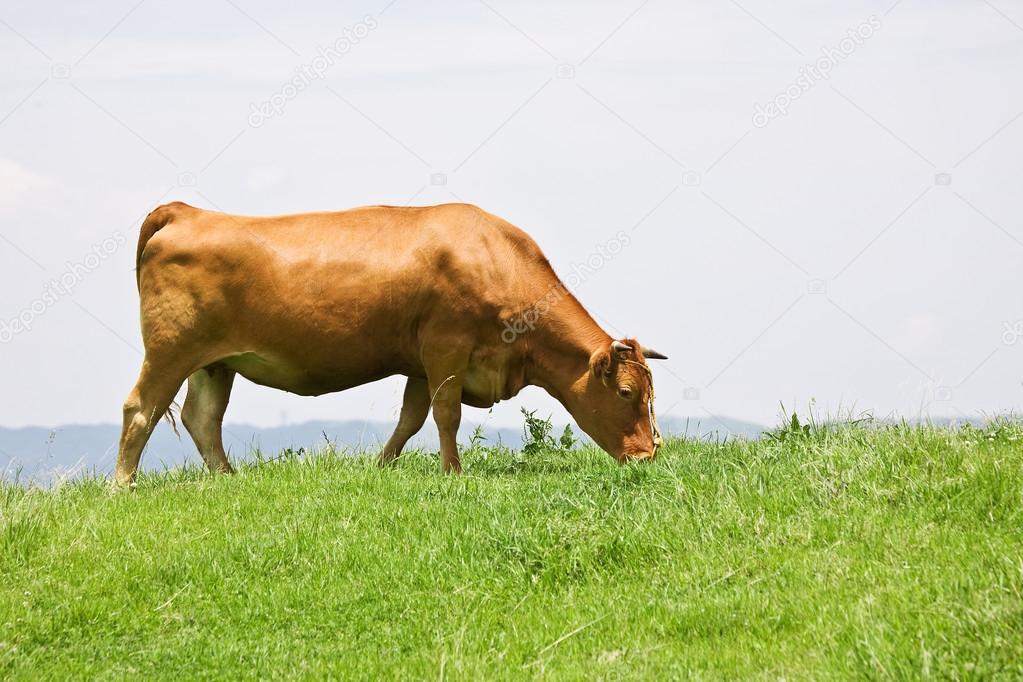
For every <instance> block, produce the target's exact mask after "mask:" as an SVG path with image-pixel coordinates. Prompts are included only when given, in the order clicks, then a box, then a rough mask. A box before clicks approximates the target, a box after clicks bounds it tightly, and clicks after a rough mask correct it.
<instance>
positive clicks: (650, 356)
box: [643, 348, 668, 360]
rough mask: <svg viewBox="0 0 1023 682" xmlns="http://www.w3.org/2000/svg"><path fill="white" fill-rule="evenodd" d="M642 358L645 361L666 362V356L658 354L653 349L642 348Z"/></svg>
mask: <svg viewBox="0 0 1023 682" xmlns="http://www.w3.org/2000/svg"><path fill="white" fill-rule="evenodd" d="M643 357H644V358H646V359H647V360H667V359H668V356H667V355H665V354H664V353H658V352H657V351H655V350H654V349H653V348H644V349H643Z"/></svg>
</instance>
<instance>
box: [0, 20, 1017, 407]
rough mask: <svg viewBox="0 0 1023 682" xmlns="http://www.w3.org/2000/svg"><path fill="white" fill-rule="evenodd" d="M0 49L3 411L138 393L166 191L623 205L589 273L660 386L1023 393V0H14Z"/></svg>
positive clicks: (671, 391) (673, 396) (991, 395)
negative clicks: (140, 261)
mask: <svg viewBox="0 0 1023 682" xmlns="http://www.w3.org/2000/svg"><path fill="white" fill-rule="evenodd" d="M388 3H390V4H388ZM850 30H851V31H853V32H854V33H856V32H857V31H860V33H859V34H857V35H858V38H857V39H856V40H853V39H851V38H847V35H848V32H849V31H850ZM346 36H348V37H353V39H351V40H349V41H348V42H345V43H344V44H343V47H344V50H345V53H344V54H343V55H341V56H340V58H339V59H336V60H334V63H332V64H326V65H325V63H324V61H323V59H322V57H321V58H318V57H317V55H318V54H321V53H320V52H319V50H320V48H328V47H329V46H332V45H335V44H336V43H337V41H338V39H339V38H344V37H346ZM864 36H866V37H864ZM0 60H2V63H3V65H4V66H3V69H2V70H0V258H2V260H0V263H2V265H3V268H2V273H0V283H2V286H0V381H2V388H0V400H2V403H0V407H2V410H0V425H4V426H21V425H29V424H32V425H57V424H66V423H72V422H76V423H91V422H118V421H119V420H120V405H121V402H122V401H123V399H124V397H125V395H126V394H127V392H128V391H129V389H130V388H131V386H132V384H133V383H134V380H135V377H136V375H137V372H138V369H139V364H140V361H141V350H140V349H141V338H140V335H139V329H138V302H137V293H136V290H135V282H134V275H133V273H132V268H133V267H134V248H135V247H134V245H135V240H136V237H137V234H138V227H139V225H140V223H141V219H142V217H143V216H144V215H145V214H146V213H147V212H148V211H149V210H151V209H152V208H153V207H155V206H156V205H158V204H160V203H164V202H167V201H170V200H174V199H178V200H182V201H186V202H188V203H191V204H194V205H196V206H201V207H208V208H219V209H221V210H225V211H228V212H234V213H245V214H279V213H288V212H298V211H309V210H327V209H343V208H348V207H352V206H358V205H364V204H376V203H395V204H404V203H407V202H411V203H413V204H432V203H442V202H449V201H467V202H472V203H476V204H478V205H480V206H482V207H483V208H485V209H487V210H489V211H491V212H493V213H496V214H498V215H501V216H502V217H504V218H506V219H508V220H510V221H511V222H513V223H515V224H517V225H518V226H520V227H522V228H523V229H525V230H526V231H528V232H529V233H530V234H531V235H532V236H533V237H534V238H535V239H536V240H537V242H538V243H539V244H540V246H541V247H542V248H543V249H544V250H545V251H546V253H547V255H548V256H549V257H550V260H551V261H552V263H553V264H554V266H555V269H557V270H558V272H559V273H561V274H562V275H563V276H565V277H567V276H568V275H569V273H571V272H573V266H574V265H577V264H581V263H584V262H586V261H587V259H588V258H589V257H590V256H591V255H592V254H594V253H597V251H598V248H599V247H601V246H603V245H606V244H608V243H609V242H610V241H611V240H613V239H615V235H617V234H618V233H619V232H625V233H626V234H628V235H629V236H630V239H629V244H628V246H627V247H625V248H624V249H623V250H622V251H621V252H620V253H618V254H617V255H616V256H614V257H613V258H610V259H605V260H604V262H603V263H601V265H600V267H598V268H596V269H595V270H594V271H593V272H592V273H591V274H589V275H587V276H586V277H585V280H584V281H582V282H581V283H580V284H579V285H578V286H577V287H576V293H577V295H578V297H579V298H580V300H581V301H582V302H583V303H584V305H586V306H587V307H588V308H589V309H590V311H591V312H592V313H594V315H595V317H596V318H597V319H598V321H599V322H600V323H601V324H602V325H603V326H604V327H605V329H607V330H608V331H609V333H611V334H613V335H620V336H625V335H629V336H637V337H638V338H640V339H641V340H642V341H643V342H644V343H646V344H647V345H650V346H653V347H655V348H657V349H658V350H661V351H662V352H664V353H666V354H668V355H669V356H670V357H671V359H670V360H669V361H667V362H662V363H657V365H656V367H655V372H654V373H655V377H656V388H657V396H658V410H659V412H660V413H662V414H673V415H678V416H686V415H692V416H696V417H706V415H707V414H719V415H728V416H732V417H739V418H746V419H751V420H757V421H761V422H765V423H774V422H775V420H776V418H777V414H778V410H779V407H778V406H779V402H784V403H785V405H786V406H788V407H793V406H794V407H797V408H799V409H801V410H805V408H806V406H807V405H808V404H809V403H810V401H811V400H813V401H816V406H817V408H818V409H819V410H820V411H821V412H823V413H825V414H835V413H836V412H837V411H838V410H839V409H840V408H841V409H854V410H855V411H856V412H857V413H858V412H861V411H871V412H873V413H874V414H875V415H877V416H887V415H890V414H898V415H904V416H908V417H918V416H922V415H931V416H958V415H978V414H985V413H986V414H991V413H997V412H1005V411H1019V410H1020V409H1021V408H1023V219H1021V218H1023V192H1021V191H1020V190H1021V182H1020V180H1021V175H1023V174H1021V171H1023V154H1021V151H1023V78H1021V74H1023V2H1020V1H1019V0H991V1H990V2H987V1H985V0H941V1H940V2H933V1H932V2H925V1H924V0H901V1H899V2H895V1H894V0H883V1H876V2H848V3H814V2H768V1H767V0H740V2H731V1H719V2H709V1H705V2H670V1H669V0H649V1H647V2H643V1H642V0H636V1H633V2H582V1H575V2H540V1H529V2H510V1H509V0H486V2H483V1H480V0H462V1H457V2H445V3H429V4H428V3H422V2H414V1H413V0H395V1H394V2H390V0H377V1H375V2H341V3H334V2H332V3H271V2H255V1H253V0H205V1H203V2H179V1H175V2H170V1H169V0H143V1H142V2H139V1H138V0H128V1H125V2H99V3H66V4H64V3H39V2H31V1H28V0H14V1H12V0H4V1H3V2H0ZM825 62H826V64H825ZM807 65H815V69H814V71H813V72H807V71H806V70H805V69H804V67H805V66H807ZM821 65H823V67H822V66H821ZM817 68H826V69H828V71H829V73H828V74H827V77H826V78H825V77H823V75H822V74H820V72H819V71H817V70H816V69H817ZM299 72H301V73H304V74H306V75H305V79H306V81H307V82H308V87H304V88H303V89H302V90H301V91H299V92H290V91H287V90H286V88H285V86H286V84H287V83H288V82H289V81H290V80H291V79H292V78H294V77H295V74H296V73H299ZM310 73H313V74H314V75H313V76H312V77H310V76H309V75H308V74H310ZM814 73H816V74H817V75H814ZM786 91H789V93H790V94H789V95H785V94H784V93H786ZM779 96H781V97H782V98H783V99H787V100H789V101H788V104H787V106H785V110H786V112H785V113H784V114H781V113H778V115H776V116H775V115H772V116H768V115H766V114H762V115H761V116H760V118H759V119H757V120H756V121H755V120H754V119H755V116H754V114H755V113H756V112H757V111H758V105H760V106H761V107H765V106H766V105H767V104H768V103H770V102H773V101H775V100H776V98H778V97H779ZM271 100H276V103H277V105H278V107H277V110H276V111H275V112H273V113H272V114H271V115H269V116H266V115H264V116H254V115H253V114H252V112H253V111H254V107H255V108H256V109H258V105H259V104H260V103H262V102H267V101H271ZM783 104H784V103H783ZM759 111H762V112H763V111H765V109H763V108H761V109H759ZM438 183H443V184H438ZM62 277H63V278H64V279H65V280H66V281H68V282H70V283H71V284H72V285H73V286H72V287H71V290H70V291H68V290H63V291H57V293H56V294H54V290H53V289H52V288H51V289H50V290H49V291H47V290H48V288H49V287H51V285H50V284H49V283H50V282H51V281H53V280H58V281H59V280H60V279H61V278H62ZM366 286H367V287H372V286H373V283H372V282H367V283H366ZM18 318H21V320H22V322H19V323H17V324H14V323H13V322H12V321H13V320H16V319H18ZM25 322H27V325H26V324H24V323H25ZM24 326H29V327H30V328H29V329H24V328H23V327H24ZM367 343H372V339H367ZM338 352H352V350H351V349H345V348H339V349H338ZM402 385H403V379H400V378H392V379H389V380H386V381H383V382H380V383H378V384H374V385H370V386H364V387H361V388H357V389H353V390H351V391H348V392H345V393H341V394H335V395H332V396H325V397H321V398H301V397H297V396H291V395H287V394H284V393H281V392H277V391H274V390H271V389H266V388H262V387H258V386H253V385H251V384H249V383H247V382H245V381H239V382H238V383H237V384H236V388H235V391H234V397H233V400H232V403H231V407H230V408H229V410H228V416H227V418H228V420H229V421H234V422H249V423H253V424H259V425H274V424H279V423H280V422H281V420H282V419H285V418H286V419H287V420H288V421H291V422H297V421H305V420H308V419H355V418H358V419H363V418H368V419H379V420H390V419H393V418H394V417H395V416H396V415H397V410H398V408H399V406H400V398H401V387H402ZM520 406H527V407H531V408H533V407H535V408H539V409H540V410H541V412H543V413H546V412H551V413H553V414H554V415H555V418H556V420H559V421H563V420H564V419H565V418H566V417H565V416H564V413H563V411H561V408H560V407H558V406H557V405H556V404H555V403H554V402H553V401H552V400H550V399H549V398H547V397H546V396H545V395H544V394H543V393H542V392H541V391H540V390H539V389H535V388H534V389H527V390H526V391H524V392H523V393H522V394H520V396H519V397H518V398H516V399H515V400H513V401H510V402H509V403H507V404H502V405H500V406H499V407H498V408H497V409H495V411H494V414H493V415H492V416H491V418H490V421H491V423H493V424H497V425H510V424H518V423H520V418H519V416H518V408H519V407H520ZM465 412H466V414H467V415H468V416H467V418H469V419H473V420H482V419H483V418H484V417H485V414H484V413H483V412H482V411H477V410H472V409H468V408H467V409H466V411H465Z"/></svg>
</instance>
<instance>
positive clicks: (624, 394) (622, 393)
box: [618, 386, 632, 400]
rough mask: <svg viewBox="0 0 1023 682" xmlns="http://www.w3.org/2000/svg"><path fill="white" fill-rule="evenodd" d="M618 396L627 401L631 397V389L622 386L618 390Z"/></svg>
mask: <svg viewBox="0 0 1023 682" xmlns="http://www.w3.org/2000/svg"><path fill="white" fill-rule="evenodd" d="M618 395H620V396H621V397H623V398H625V399H626V400H628V399H629V398H631V397H632V389H631V388H629V387H628V386H622V387H621V388H619V389H618Z"/></svg>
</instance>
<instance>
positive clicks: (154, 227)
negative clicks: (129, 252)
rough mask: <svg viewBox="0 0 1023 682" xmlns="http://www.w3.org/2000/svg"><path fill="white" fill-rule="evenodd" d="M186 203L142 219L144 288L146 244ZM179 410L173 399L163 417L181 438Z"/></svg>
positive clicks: (138, 260) (138, 271)
mask: <svg viewBox="0 0 1023 682" xmlns="http://www.w3.org/2000/svg"><path fill="white" fill-rule="evenodd" d="M181 206H184V204H182V203H180V202H173V203H170V204H164V205H163V206H158V207H157V208H155V209H153V210H152V211H151V212H150V213H149V215H147V216H146V219H145V220H143V221H142V227H141V228H140V229H139V245H138V249H137V250H136V252H135V285H136V286H138V287H139V290H140V291H141V289H142V253H143V251H145V250H146V244H147V243H149V240H150V239H152V238H153V235H154V234H156V233H157V232H159V231H160V230H162V229H163V228H165V227H166V226H167V225H168V224H170V222H171V221H172V220H174V217H175V215H176V213H177V209H178V208H179V207H181ZM175 410H177V411H178V412H180V411H181V407H180V406H179V405H178V404H177V401H172V402H171V404H170V406H169V407H168V408H167V411H166V412H164V413H163V418H164V419H166V420H167V422H168V423H169V424H170V426H171V428H172V429H174V435H175V436H177V437H178V439H179V440H180V439H181V434H180V433H178V423H177V421H176V420H175V419H174V412H175Z"/></svg>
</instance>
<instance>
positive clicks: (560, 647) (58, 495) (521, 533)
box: [0, 423, 1023, 680]
mask: <svg viewBox="0 0 1023 682" xmlns="http://www.w3.org/2000/svg"><path fill="white" fill-rule="evenodd" d="M1021 455H1023V429H1021V427H1020V426H1018V425H1014V424H1006V423H1003V424H1000V425H994V426H991V427H989V428H986V429H970V428H967V429H965V430H962V431H952V430H947V429H938V428H929V427H908V426H902V427H864V426H836V427H829V428H821V429H811V430H809V432H806V431H804V430H802V429H791V428H790V429H786V430H785V431H782V432H780V435H778V436H777V437H776V438H771V439H765V440H762V441H759V442H741V441H739V442H728V443H706V442H691V441H683V440H673V441H670V442H669V443H668V444H667V445H666V447H665V448H664V450H663V451H662V454H661V455H660V456H659V457H658V459H657V461H656V462H654V463H652V464H649V465H638V466H625V467H620V466H618V465H617V464H615V463H614V462H613V460H611V459H610V458H609V457H607V456H606V455H604V454H602V453H599V452H597V451H593V450H589V449H579V450H575V451H572V452H563V451H560V450H559V449H558V448H556V447H552V448H549V449H539V450H538V451H537V449H535V448H534V449H533V451H531V452H529V453H528V454H525V455H524V454H522V453H513V452H508V451H504V450H500V449H487V448H483V447H475V446H474V447H471V448H468V449H467V451H466V452H465V454H464V456H463V462H464V463H465V464H466V465H467V466H466V470H467V473H466V475H464V476H462V477H443V476H441V475H439V474H438V473H437V460H436V457H435V456H430V455H426V454H421V453H412V454H410V455H408V456H406V457H404V458H403V459H402V461H401V463H400V465H399V466H397V467H396V468H392V469H386V470H380V469H378V468H377V467H376V466H374V465H373V464H372V463H371V461H370V459H369V458H368V457H357V458H352V457H349V456H347V455H343V454H337V453H332V452H325V453H319V454H317V455H314V456H306V457H302V456H292V457H285V458H282V459H279V460H277V461H269V462H261V463H255V464H248V465H244V466H242V467H241V468H240V471H239V473H238V474H237V475H235V476H220V477H213V476H209V475H207V474H206V473H204V472H202V471H200V470H198V469H190V470H181V471H171V472H168V473H166V474H163V475H151V476H145V477H143V478H142V479H141V481H140V483H139V486H138V489H137V490H136V491H135V492H133V493H112V492H111V491H110V489H109V487H108V484H107V483H106V482H105V481H85V482H80V483H75V484H69V485H65V486H63V487H61V488H59V489H55V490H51V491H39V490H26V489H24V488H15V487H12V486H5V487H2V488H0V578H2V584H0V677H2V678H13V679H40V678H44V679H65V678H71V677H75V678H82V677H88V678H94V677H102V678H121V677H128V676H133V677H134V676H139V675H141V676H144V677H145V678H167V679H180V678H217V679H234V678H266V677H271V676H273V677H294V678H302V677H319V676H325V675H330V676H333V677H343V678H355V679H371V678H372V679H379V678H383V679H420V678H432V679H444V678H449V679H488V680H489V679H521V678H532V677H548V678H552V679H594V678H604V679H656V680H662V679H671V678H690V677H695V678H709V679H721V678H755V679H759V678H763V679H776V678H780V677H785V678H789V679H838V678H850V677H867V678H879V679H904V678H963V679H976V678H991V677H995V678H998V677H1001V678H1015V679H1019V678H1020V677H1023V469H1021V467H1023V457H1021Z"/></svg>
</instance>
